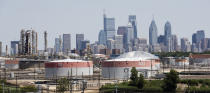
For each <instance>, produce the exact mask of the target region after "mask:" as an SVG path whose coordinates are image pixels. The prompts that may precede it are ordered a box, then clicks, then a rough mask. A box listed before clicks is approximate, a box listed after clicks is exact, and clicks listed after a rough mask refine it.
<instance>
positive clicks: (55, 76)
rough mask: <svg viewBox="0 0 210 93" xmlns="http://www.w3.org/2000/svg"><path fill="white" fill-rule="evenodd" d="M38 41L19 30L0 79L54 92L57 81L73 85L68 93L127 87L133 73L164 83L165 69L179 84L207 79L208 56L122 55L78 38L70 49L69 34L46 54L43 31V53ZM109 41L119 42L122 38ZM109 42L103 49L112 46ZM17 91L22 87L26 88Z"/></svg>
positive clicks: (0, 66)
mask: <svg viewBox="0 0 210 93" xmlns="http://www.w3.org/2000/svg"><path fill="white" fill-rule="evenodd" d="M38 37H41V36H38V33H37V32H36V31H35V30H32V29H30V30H24V29H23V30H21V31H20V40H19V41H12V42H11V53H10V54H9V52H8V46H7V45H6V49H5V51H6V53H5V55H4V56H1V57H0V71H1V73H0V78H4V79H7V80H8V81H9V82H11V83H13V84H16V83H15V82H16V81H15V80H17V82H18V80H23V81H24V82H25V81H27V82H28V83H27V84H33V85H36V86H39V87H40V82H41V84H42V85H41V88H43V89H45V90H48V91H53V92H56V91H57V89H56V88H57V87H56V86H57V84H58V82H57V81H58V80H59V79H61V78H67V79H68V80H69V82H72V83H71V86H72V89H71V90H72V91H81V90H82V89H81V87H82V86H84V82H85V84H86V87H87V88H88V89H93V90H94V89H95V88H97V89H99V88H100V87H101V86H102V85H106V84H113V83H116V81H117V82H123V81H129V79H130V76H131V69H132V68H133V67H135V68H136V70H137V72H138V73H137V74H138V75H140V74H142V75H143V76H144V78H145V79H148V80H153V79H163V78H164V76H165V73H168V72H169V71H170V69H176V70H178V72H179V73H180V75H179V77H180V78H183V79H184V78H189V77H190V78H201V77H200V76H197V75H194V74H195V73H196V74H197V73H199V74H200V75H203V74H205V75H204V76H205V77H204V76H203V77H202V78H208V75H206V74H208V73H209V72H208V71H207V70H208V66H209V63H208V62H209V60H210V55H209V54H190V55H189V56H183V57H174V56H170V57H161V56H160V55H155V54H152V53H149V52H145V51H140V50H136V51H127V52H122V50H123V49H117V47H121V48H122V47H123V46H120V45H116V46H113V47H116V48H114V49H109V48H108V46H107V47H106V46H104V45H101V46H100V47H97V46H95V45H93V44H90V41H88V40H84V35H82V34H78V35H77V40H76V42H77V49H71V43H70V42H71V34H64V35H63V37H62V35H59V37H58V38H56V39H55V46H54V48H49V46H48V43H49V42H48V40H49V37H48V33H47V31H43V34H42V37H43V39H44V40H43V41H44V44H43V45H44V47H43V50H39V49H38ZM114 38H117V39H118V40H121V39H122V36H120V35H119V36H116V37H114ZM108 41H110V42H107V44H112V43H113V42H112V40H108ZM119 42H120V41H119ZM119 42H118V43H119ZM142 42H145V40H143V41H142ZM0 44H1V43H0ZM95 48H96V50H95ZM110 48H112V47H110ZM127 48H128V49H129V46H128V47H127ZM187 70H188V71H187ZM203 71H207V72H203ZM37 82H38V83H37ZM27 84H26V85H27ZM16 85H18V84H16ZM19 85H20V86H24V85H25V83H23V84H22V85H21V83H20V84H19Z"/></svg>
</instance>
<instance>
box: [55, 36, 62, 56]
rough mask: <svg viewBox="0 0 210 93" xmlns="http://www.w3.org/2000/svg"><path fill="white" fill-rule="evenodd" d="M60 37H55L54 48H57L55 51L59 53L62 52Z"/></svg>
mask: <svg viewBox="0 0 210 93" xmlns="http://www.w3.org/2000/svg"><path fill="white" fill-rule="evenodd" d="M60 47H61V46H60V38H55V45H54V49H55V53H56V54H57V53H59V52H61V50H60Z"/></svg>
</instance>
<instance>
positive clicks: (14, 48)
mask: <svg viewBox="0 0 210 93" xmlns="http://www.w3.org/2000/svg"><path fill="white" fill-rule="evenodd" d="M18 44H19V41H11V55H17V54H18Z"/></svg>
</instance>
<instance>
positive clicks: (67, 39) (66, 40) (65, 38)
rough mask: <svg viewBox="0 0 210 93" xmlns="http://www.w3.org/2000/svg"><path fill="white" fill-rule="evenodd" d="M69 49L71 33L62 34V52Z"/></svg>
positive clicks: (67, 51) (66, 51)
mask: <svg viewBox="0 0 210 93" xmlns="http://www.w3.org/2000/svg"><path fill="white" fill-rule="evenodd" d="M69 51H71V34H63V53H65V54H68V53H69Z"/></svg>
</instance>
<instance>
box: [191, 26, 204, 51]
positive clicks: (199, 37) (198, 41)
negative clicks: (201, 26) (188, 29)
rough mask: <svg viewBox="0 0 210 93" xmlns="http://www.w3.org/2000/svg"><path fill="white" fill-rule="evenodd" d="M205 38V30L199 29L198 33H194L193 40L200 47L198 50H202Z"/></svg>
mask: <svg viewBox="0 0 210 93" xmlns="http://www.w3.org/2000/svg"><path fill="white" fill-rule="evenodd" d="M204 38H205V32H204V30H198V31H197V32H196V33H194V34H193V35H192V42H193V43H195V44H196V47H197V48H198V52H202V51H203V49H202V47H201V46H202V44H201V43H202V40H203V39H204Z"/></svg>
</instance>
